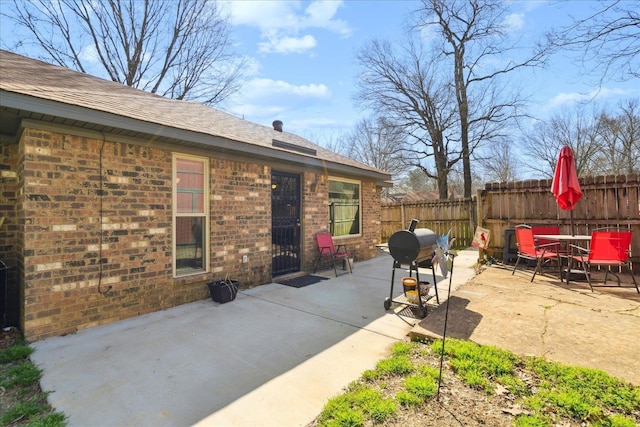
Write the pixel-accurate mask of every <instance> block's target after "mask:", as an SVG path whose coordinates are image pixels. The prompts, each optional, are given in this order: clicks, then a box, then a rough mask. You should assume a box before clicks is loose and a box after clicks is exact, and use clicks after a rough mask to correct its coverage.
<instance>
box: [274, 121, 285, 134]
mask: <svg viewBox="0 0 640 427" xmlns="http://www.w3.org/2000/svg"><path fill="white" fill-rule="evenodd" d="M282 124H283V123H282V121H281V120H274V121H273V130H277V131H278V132H282Z"/></svg>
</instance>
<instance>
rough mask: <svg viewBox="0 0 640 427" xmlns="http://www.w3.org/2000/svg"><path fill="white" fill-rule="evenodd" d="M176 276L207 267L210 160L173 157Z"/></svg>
mask: <svg viewBox="0 0 640 427" xmlns="http://www.w3.org/2000/svg"><path fill="white" fill-rule="evenodd" d="M173 183H174V185H173V245H174V246H173V260H174V261H173V262H174V264H173V271H174V276H185V275H189V274H195V273H203V272H206V271H207V270H208V265H209V251H208V250H207V248H208V247H209V245H208V240H209V239H208V236H209V233H208V224H209V162H208V161H207V159H203V158H199V157H187V156H174V157H173Z"/></svg>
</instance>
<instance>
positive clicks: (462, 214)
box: [381, 199, 476, 246]
mask: <svg viewBox="0 0 640 427" xmlns="http://www.w3.org/2000/svg"><path fill="white" fill-rule="evenodd" d="M475 211H476V203H475V200H470V199H452V200H431V201H423V202H410V203H387V204H383V205H382V216H381V225H382V227H381V229H382V242H387V241H388V240H389V237H391V235H392V234H393V233H395V232H397V231H399V230H406V229H407V228H408V227H409V223H410V222H411V220H412V219H417V220H418V221H419V222H418V227H419V228H429V229H431V230H433V231H434V232H435V233H436V234H440V235H443V234H446V233H447V232H449V230H451V237H455V238H456V242H455V245H456V246H469V245H471V241H472V240H473V233H474V231H475Z"/></svg>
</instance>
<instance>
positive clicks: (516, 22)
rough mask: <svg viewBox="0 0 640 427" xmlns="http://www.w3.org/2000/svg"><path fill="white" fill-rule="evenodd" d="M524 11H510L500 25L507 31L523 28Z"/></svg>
mask: <svg viewBox="0 0 640 427" xmlns="http://www.w3.org/2000/svg"><path fill="white" fill-rule="evenodd" d="M524 23H525V20H524V13H512V14H510V15H507V16H506V17H505V19H504V21H502V25H503V26H504V27H506V30H507V31H509V32H516V31H519V30H521V29H523V28H524Z"/></svg>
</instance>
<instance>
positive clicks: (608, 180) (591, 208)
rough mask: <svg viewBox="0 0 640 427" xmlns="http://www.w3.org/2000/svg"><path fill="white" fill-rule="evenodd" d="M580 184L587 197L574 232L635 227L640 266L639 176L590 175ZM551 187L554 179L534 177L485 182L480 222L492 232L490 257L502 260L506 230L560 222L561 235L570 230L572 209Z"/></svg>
mask: <svg viewBox="0 0 640 427" xmlns="http://www.w3.org/2000/svg"><path fill="white" fill-rule="evenodd" d="M580 186H581V188H582V193H583V197H582V199H580V201H579V202H578V203H577V204H576V206H575V209H574V210H573V224H574V232H575V233H576V234H590V233H591V231H592V230H594V229H596V228H601V227H622V228H628V229H630V230H632V231H633V240H632V244H631V256H632V260H633V261H634V262H635V263H636V264H640V175H618V176H597V177H586V178H581V179H580ZM550 189H551V180H530V181H520V182H515V183H491V184H486V185H485V189H484V190H481V191H479V192H478V197H477V199H478V200H479V205H480V206H479V208H478V210H479V212H480V213H479V221H478V225H481V226H482V227H484V228H487V229H489V230H490V231H491V240H490V242H489V246H490V247H489V250H488V251H487V252H488V253H489V254H490V255H492V256H494V257H496V258H498V259H502V250H503V247H504V246H505V244H506V242H505V239H504V235H505V230H506V229H508V228H513V227H514V226H515V225H517V224H530V225H532V224H557V225H559V226H560V231H561V233H570V232H571V230H570V228H571V227H570V223H571V212H569V211H563V210H562V209H560V208H559V207H558V206H557V205H556V202H555V199H554V197H553V194H552V193H551V191H550ZM639 270H640V266H634V271H639Z"/></svg>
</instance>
